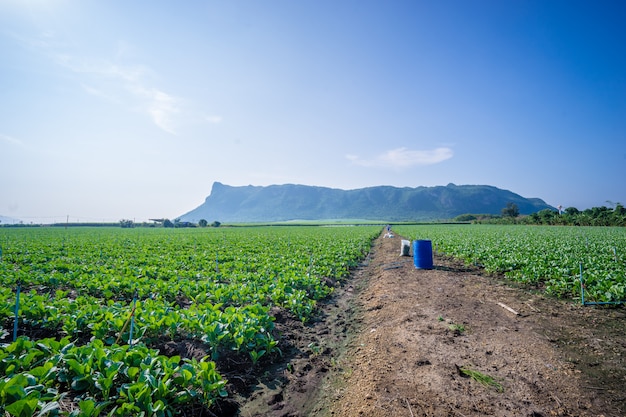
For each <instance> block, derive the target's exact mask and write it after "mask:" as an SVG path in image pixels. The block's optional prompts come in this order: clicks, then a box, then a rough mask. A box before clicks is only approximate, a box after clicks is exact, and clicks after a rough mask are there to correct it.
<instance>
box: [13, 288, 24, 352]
mask: <svg viewBox="0 0 626 417" xmlns="http://www.w3.org/2000/svg"><path fill="white" fill-rule="evenodd" d="M21 289H22V283H21V282H20V281H17V290H16V295H15V320H14V321H13V341H14V342H15V341H16V340H17V319H18V313H19V311H20V290H21Z"/></svg>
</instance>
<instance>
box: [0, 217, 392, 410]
mask: <svg viewBox="0 0 626 417" xmlns="http://www.w3.org/2000/svg"><path fill="white" fill-rule="evenodd" d="M379 233H380V227H378V226H363V227H326V228H324V227H264V228H261V227H259V228H254V227H247V228H210V229H206V228H204V229H156V228H155V229H121V228H119V229H118V228H69V229H62V228H1V229H0V250H1V253H0V281H1V283H2V285H1V287H0V326H1V327H0V342H1V343H2V347H1V349H0V374H1V379H0V413H2V414H3V415H5V414H8V415H12V416H31V415H71V416H98V415H146V416H152V415H155V416H169V415H174V414H176V413H177V412H179V411H180V410H185V409H186V410H202V409H206V408H208V407H210V405H211V404H212V403H213V402H214V401H215V400H216V398H218V397H220V396H225V395H227V393H226V392H225V384H226V381H225V380H224V379H223V378H222V376H221V375H220V374H219V371H218V370H217V369H216V365H215V361H218V360H219V359H220V358H221V357H224V356H228V355H236V356H237V357H238V358H245V360H246V361H249V363H250V365H251V366H254V365H255V364H256V363H257V362H258V361H259V360H262V359H265V358H267V357H269V356H270V355H272V354H274V355H275V354H279V353H280V352H278V348H277V343H278V342H277V340H276V339H275V337H274V335H273V332H272V331H273V328H274V325H273V317H272V316H271V315H270V314H269V312H270V309H271V308H283V309H286V310H289V311H291V312H292V313H293V314H294V315H295V316H297V317H298V318H300V319H301V320H302V321H306V320H307V319H309V318H310V317H311V314H312V313H313V312H314V311H315V308H316V303H317V301H318V300H320V299H323V298H324V297H327V296H328V295H329V294H331V293H332V291H333V286H332V285H329V283H332V282H334V281H338V280H341V279H343V278H345V277H346V276H347V275H348V274H349V271H350V270H351V269H352V268H354V267H355V266H357V265H358V263H359V261H360V260H361V259H362V258H363V257H364V256H365V255H366V254H367V253H368V252H369V249H370V245H371V241H372V239H373V238H375V237H376V236H378V234H379ZM16 305H18V306H19V308H18V309H16ZM15 317H17V321H15ZM15 335H17V336H19V337H18V338H17V340H16V341H13V338H14V336H15ZM23 336H25V337H23ZM182 339H185V340H195V341H197V342H198V343H202V344H204V345H205V346H207V347H208V351H209V352H210V355H209V356H207V357H205V358H203V359H201V360H196V359H190V358H181V357H179V356H173V357H167V356H165V355H161V354H159V351H158V350H157V349H155V347H157V346H161V345H162V344H163V343H165V342H166V341H168V340H169V341H177V340H182ZM242 360H243V359H242ZM198 414H199V413H198Z"/></svg>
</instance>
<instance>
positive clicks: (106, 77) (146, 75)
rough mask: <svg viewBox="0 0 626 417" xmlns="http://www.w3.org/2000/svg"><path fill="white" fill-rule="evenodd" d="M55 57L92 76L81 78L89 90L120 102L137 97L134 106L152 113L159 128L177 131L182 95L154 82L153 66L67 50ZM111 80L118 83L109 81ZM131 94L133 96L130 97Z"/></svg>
mask: <svg viewBox="0 0 626 417" xmlns="http://www.w3.org/2000/svg"><path fill="white" fill-rule="evenodd" d="M55 61H56V62H57V64H59V65H61V66H63V67H65V68H67V69H69V70H70V71H72V72H74V73H76V74H85V75H87V76H89V77H90V78H89V85H87V84H86V82H82V81H81V86H82V88H83V89H84V90H85V91H86V92H87V93H89V94H91V95H94V96H97V97H100V98H104V99H106V100H109V101H113V102H118V103H126V102H131V103H132V102H133V101H134V102H135V105H134V106H133V107H134V108H138V109H140V111H141V112H143V113H145V114H147V115H148V116H150V118H151V119H152V121H153V122H154V124H155V125H156V126H157V127H158V128H159V129H162V130H164V131H166V132H168V133H171V134H174V135H175V134H176V130H175V124H176V123H175V120H174V119H175V117H174V116H175V115H176V114H177V113H180V111H181V108H180V103H181V99H179V98H176V97H174V96H172V95H171V94H168V93H166V92H164V91H162V90H160V89H158V88H155V87H153V86H151V85H150V84H151V83H150V80H149V79H150V78H151V77H150V76H151V75H152V73H153V72H152V71H151V70H150V69H148V68H146V67H143V66H139V65H134V66H123V65H117V64H114V63H112V62H109V61H107V60H89V59H82V58H77V57H73V56H70V55H67V54H57V55H55ZM111 80H112V81H113V82H117V83H118V85H115V84H113V85H111V84H110V83H107V82H106V81H111ZM94 85H95V86H94ZM128 94H130V97H127V96H128ZM129 99H130V100H129Z"/></svg>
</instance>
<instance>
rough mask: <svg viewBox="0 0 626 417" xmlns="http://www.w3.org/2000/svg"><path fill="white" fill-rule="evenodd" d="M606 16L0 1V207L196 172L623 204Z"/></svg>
mask: <svg viewBox="0 0 626 417" xmlns="http://www.w3.org/2000/svg"><path fill="white" fill-rule="evenodd" d="M625 21H626V3H624V2H623V1H621V0H616V1H593V2H590V1H569V0H568V1H550V0H541V1H530V0H529V1H521V0H511V1H487V0H477V1H460V0H458V1H450V0H442V1H417V0H416V1H394V0H391V1H364V0H356V1H348V0H333V1H326V0H316V1H306V0H301V1H292V0H288V1H287V0H285V1H274V0H268V1H237V0H234V1H187V2H169V1H133V2H128V1H121V0H107V1H95V0H45V1H44V0H0V54H1V55H0V56H1V57H2V59H1V60H0V97H1V98H2V99H1V100H0V175H1V179H0V181H1V182H0V183H1V184H2V186H1V187H0V215H4V216H9V217H14V218H19V219H22V220H24V221H25V222H31V221H32V222H51V221H64V220H65V219H66V216H69V218H70V220H74V221H100V220H105V221H117V220H120V219H122V218H129V219H135V220H136V221H143V220H146V219H148V218H155V217H168V218H175V217H176V216H179V215H182V214H183V213H185V212H187V211H189V210H191V209H193V208H195V207H196V206H198V205H199V204H201V203H202V202H203V201H204V198H205V197H206V196H207V195H208V194H209V193H210V189H211V185H212V183H213V182H214V181H220V182H222V183H225V184H229V185H248V184H252V185H270V184H285V183H295V184H306V185H316V186H327V187H334V188H342V189H353V188H361V187H367V186H375V185H393V186H400V187H404V186H408V187H417V186H433V185H446V184H448V183H455V184H457V185H461V184H487V185H493V186H496V187H499V188H503V189H508V190H511V191H513V192H516V193H518V194H521V195H522V196H524V197H538V198H542V199H543V200H545V201H546V202H547V203H548V204H551V205H553V206H557V205H563V206H564V207H569V206H574V207H577V208H579V209H585V208H589V207H593V206H602V205H606V206H611V204H612V203H616V202H621V203H622V204H626V182H625V180H624V178H625V175H624V167H626V26H625V25H624V22H625ZM609 202H610V203H609Z"/></svg>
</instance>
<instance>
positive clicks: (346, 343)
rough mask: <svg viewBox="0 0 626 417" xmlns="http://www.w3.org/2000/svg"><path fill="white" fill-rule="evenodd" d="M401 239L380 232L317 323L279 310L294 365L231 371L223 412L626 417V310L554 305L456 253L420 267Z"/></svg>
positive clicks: (287, 360) (287, 356)
mask: <svg viewBox="0 0 626 417" xmlns="http://www.w3.org/2000/svg"><path fill="white" fill-rule="evenodd" d="M400 239H401V238H400V237H398V236H396V237H394V238H384V237H383V236H382V235H381V237H380V238H379V239H378V240H376V241H375V243H374V246H373V247H372V252H371V254H370V256H369V258H368V259H366V261H365V262H364V263H363V265H362V266H361V267H359V268H358V269H357V270H355V272H354V274H353V276H352V278H351V279H350V280H348V281H347V282H346V283H344V284H343V285H342V286H337V288H336V291H335V295H334V296H333V297H332V298H331V299H330V300H328V301H327V302H326V303H325V304H324V305H322V306H321V310H322V312H321V314H320V316H319V317H318V318H317V319H316V320H315V321H314V322H312V323H307V324H303V323H301V322H299V321H298V320H297V319H295V318H294V317H291V316H290V315H289V314H288V313H287V312H285V311H281V310H276V311H274V314H275V316H276V319H277V320H276V327H277V336H280V337H282V339H281V344H280V347H281V350H282V351H283V355H282V357H274V358H271V359H273V362H272V363H270V362H266V363H261V364H257V367H258V368H253V369H249V371H248V374H247V377H242V376H241V375H242V373H241V372H240V371H241V370H238V372H239V373H238V375H239V376H236V374H234V373H233V374H232V375H228V373H226V377H227V378H229V381H230V385H229V387H230V389H231V392H232V393H233V396H232V398H231V399H230V400H229V401H230V402H231V406H230V407H228V406H226V403H224V404H222V406H223V407H224V408H223V411H224V412H223V413H221V412H220V405H219V404H218V407H217V408H216V409H214V410H213V412H214V414H223V415H240V416H245V417H251V416H276V417H278V416H280V417H288V416H294V417H295V416H315V417H322V416H324V417H326V416H342V417H343V416H345V417H352V416H371V417H382V416H394V417H395V416H408V417H413V416H484V415H491V416H536V417H538V416H606V417H609V416H626V362H625V359H626V334H625V330H626V309H624V307H618V308H601V307H589V306H586V307H585V306H582V305H581V304H580V302H579V301H577V300H565V301H563V300H556V299H552V298H549V297H546V296H544V295H542V294H541V293H540V292H539V291H537V290H534V289H529V288H521V287H519V286H516V285H515V284H513V283H510V282H507V281H506V280H504V279H503V278H502V277H494V276H486V275H484V274H483V273H482V272H481V270H480V269H478V268H472V267H467V266H465V265H463V264H462V263H460V262H458V261H456V260H454V259H451V258H448V257H445V256H438V255H435V257H434V268H433V269H431V270H423V269H416V268H415V267H414V264H413V258H412V257H406V256H404V257H402V256H399V255H400ZM510 309H512V310H513V312H512V311H510ZM471 371H476V372H477V373H475V374H474V375H476V376H477V378H476V379H474V378H472V377H471V376H468V375H467V374H468V373H471ZM480 376H483V377H490V378H492V379H490V380H489V381H491V382H492V383H491V384H483V383H481V382H480V381H479V379H480ZM237 378H239V379H240V383H239V384H238V383H237Z"/></svg>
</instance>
